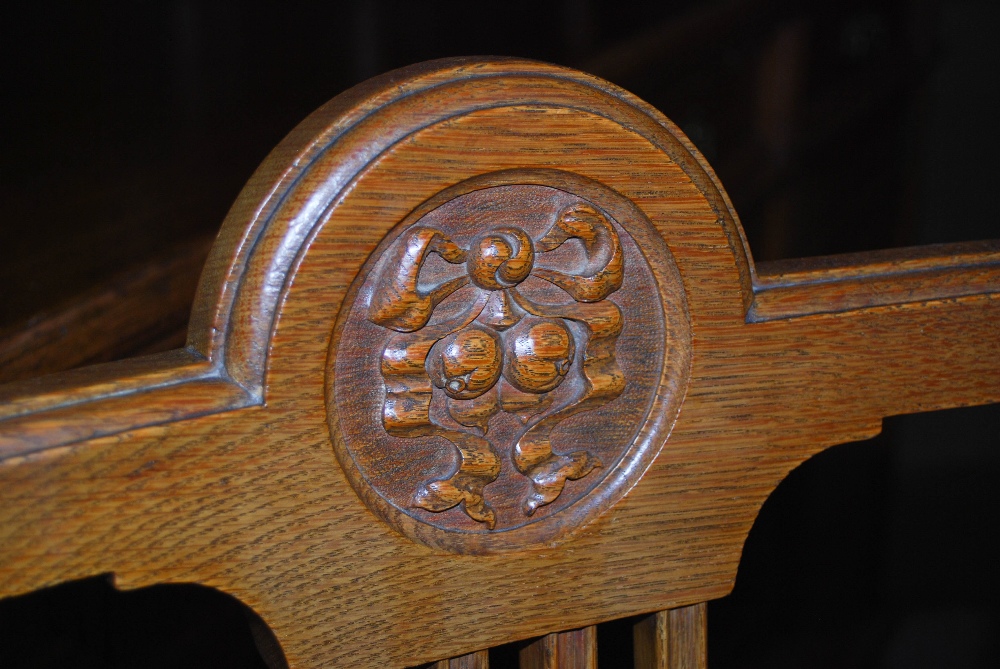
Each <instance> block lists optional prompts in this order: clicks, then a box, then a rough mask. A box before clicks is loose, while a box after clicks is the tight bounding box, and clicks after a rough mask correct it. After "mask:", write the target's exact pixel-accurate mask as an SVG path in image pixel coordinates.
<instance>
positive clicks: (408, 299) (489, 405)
mask: <svg viewBox="0 0 1000 669" xmlns="http://www.w3.org/2000/svg"><path fill="white" fill-rule="evenodd" d="M508 184H519V185H517V186H511V185H508ZM528 184H531V185H528ZM543 184H544V185H543ZM584 197H586V198H589V200H585V199H583V198H584ZM588 201H590V202H595V203H598V204H599V206H601V207H602V209H603V211H604V212H606V213H601V212H599V211H598V210H597V209H596V208H595V206H594V205H592V204H589V203H588ZM514 222H516V224H517V226H520V227H516V226H514V225H513V223H514ZM623 224H624V225H627V226H628V228H629V229H630V230H631V234H629V233H626V232H624V229H623V228H621V226H622V225H623ZM400 227H401V228H402V230H401V231H400V233H399V235H398V237H396V238H395V240H394V241H393V242H392V243H391V244H390V245H389V246H388V248H387V249H386V250H385V251H384V252H383V254H382V255H381V256H373V258H372V259H371V260H370V261H369V265H372V264H374V268H373V269H372V270H371V271H367V272H366V271H362V273H361V278H362V279H364V282H362V281H361V280H360V279H359V281H356V282H355V284H356V285H355V286H353V287H352V292H353V293H354V294H355V295H357V297H356V298H355V306H354V307H353V308H352V309H351V310H350V311H348V310H347V309H345V315H344V316H342V318H341V320H342V322H344V321H346V323H345V324H344V326H343V329H342V330H341V329H339V328H338V331H337V332H336V333H335V335H334V341H333V343H332V345H331V355H330V357H331V359H335V360H337V365H336V367H335V368H333V367H331V368H330V369H329V370H328V381H329V382H330V385H331V388H330V389H329V391H328V393H327V397H328V398H329V400H330V401H331V402H335V404H336V411H335V412H333V411H331V415H332V416H337V420H336V422H331V430H332V431H333V432H334V434H338V433H342V434H343V437H344V443H343V444H342V443H341V441H340V440H339V439H335V440H334V446H335V449H336V452H337V455H338V457H339V458H340V461H341V463H342V464H343V466H344V468H345V469H346V470H347V471H348V474H349V476H350V477H351V480H352V483H353V484H354V486H355V488H356V489H357V490H358V494H359V495H360V496H361V497H362V498H363V499H365V500H366V502H368V503H369V505H370V506H371V507H372V509H373V511H375V512H376V513H377V514H378V515H379V516H380V517H382V518H384V519H385V520H386V521H387V522H389V523H391V524H393V526H395V527H397V528H398V529H399V530H400V531H402V532H404V533H406V534H407V535H408V536H411V537H413V538H414V539H416V540H418V541H423V542H426V543H429V544H431V545H434V546H437V547H442V548H446V549H449V550H456V551H459V552H491V551H503V550H510V549H512V548H523V547H525V546H527V545H530V544H532V543H536V544H537V543H540V542H548V541H551V540H552V538H554V537H557V536H559V535H560V534H563V533H565V532H566V531H568V530H571V529H572V528H574V527H575V526H578V525H579V524H580V523H581V520H582V519H583V518H585V517H586V516H588V515H592V514H594V513H596V512H599V511H600V509H601V508H602V507H604V506H606V505H607V504H609V503H610V502H611V501H612V500H613V499H614V497H615V496H616V495H618V494H620V493H621V492H624V490H625V489H627V486H628V485H629V481H630V480H632V479H634V477H635V476H636V475H637V474H638V473H639V472H641V471H642V469H643V466H642V463H644V462H645V461H647V460H648V459H649V458H650V457H652V455H653V453H652V452H651V451H650V450H649V449H648V445H649V440H646V439H639V440H633V439H632V435H633V434H635V431H636V430H637V429H638V428H639V427H640V426H642V425H643V424H645V425H646V426H652V425H655V424H656V423H657V422H659V423H661V424H668V423H669V419H666V420H663V417H662V415H660V414H662V413H665V414H667V415H668V416H669V415H672V414H673V413H675V412H676V409H677V407H678V399H679V395H680V394H681V393H682V392H683V390H681V389H682V388H683V385H684V383H686V380H687V375H686V373H687V367H688V365H689V362H688V350H689V344H688V338H689V334H688V332H689V326H688V323H687V320H686V318H687V315H686V314H687V309H686V306H685V305H684V302H683V298H682V297H681V288H680V280H679V277H678V276H677V274H676V269H675V266H674V262H673V260H672V259H671V257H670V255H669V251H667V250H666V249H664V248H663V247H662V245H661V244H659V239H658V237H657V235H656V233H655V232H654V231H652V230H651V229H650V224H649V222H648V220H646V219H645V217H643V216H642V214H641V213H639V212H637V211H636V210H635V209H634V207H630V206H628V204H627V203H624V202H622V201H621V199H620V198H618V197H616V196H615V195H614V194H613V193H608V192H606V191H603V190H601V189H599V188H595V186H594V185H593V184H590V183H588V182H585V181H582V180H580V179H578V178H573V177H572V175H568V174H566V173H563V172H561V171H553V170H533V171H528V170H516V171H505V172H502V173H499V174H497V175H490V176H488V177H485V178H476V179H472V180H469V181H467V182H463V183H462V184H459V186H458V187H456V188H454V189H449V190H448V191H446V192H444V193H442V194H440V195H439V196H437V197H435V198H434V199H433V200H432V201H431V202H429V203H426V204H425V205H424V206H422V207H421V208H420V209H419V210H418V212H416V213H415V214H412V215H410V216H408V217H407V219H406V220H404V221H403V222H402V223H401V224H400ZM616 230H621V231H622V232H621V234H619V232H617V231H616ZM455 240H458V241H459V242H460V243H456V241H455ZM573 242H576V246H574V245H573ZM640 248H641V249H642V250H641V251H640ZM550 255H551V256H552V257H554V259H549V257H550ZM435 258H436V259H437V261H436V265H435V264H434V261H435ZM649 263H652V264H653V265H654V266H656V267H657V268H658V269H657V270H656V271H655V272H654V271H653V270H652V269H651V267H650V264H649ZM487 264H492V266H491V267H486V265H487ZM418 286H419V287H418ZM369 295H370V297H369ZM656 298H658V300H657V299H656ZM567 300H568V302H567ZM657 302H659V304H657ZM439 305H440V306H439ZM432 317H433V318H434V322H433V323H432V324H428V322H429V321H430V320H431V319H432ZM542 338H544V339H546V340H547V341H548V342H549V343H550V344H551V346H549V345H548V344H546V347H545V348H544V349H543V348H538V347H537V346H536V344H538V343H539V341H540V340H541V339H542ZM341 341H344V342H349V344H348V347H347V348H346V349H345V350H344V351H343V353H341V351H340V349H341V347H342V346H343V344H341V343H339V342H341ZM358 342H372V343H371V345H369V346H367V347H363V346H360V345H359V344H358ZM549 348H551V349H552V350H551V351H549V350H548V349H549ZM379 375H380V376H381V377H382V380H383V382H384V384H385V395H384V397H382V396H378V397H374V396H366V395H359V394H358V393H356V392H354V388H356V387H357V386H358V385H359V384H363V383H365V381H366V380H367V379H370V378H372V377H373V376H379ZM658 382H659V387H658V386H657V384H658ZM450 384H454V385H455V387H454V388H452V387H450ZM626 388H627V390H626ZM654 398H656V400H657V401H654V402H653V403H652V405H650V400H651V399H654ZM580 414H586V415H585V416H582V417H581V418H582V419H583V420H580V418H577V419H576V420H574V421H569V419H571V418H574V417H576V416H579V415H580ZM568 421H569V422H568ZM645 429H650V428H649V427H647V428H645ZM645 429H644V430H641V431H645ZM652 430H653V431H654V432H655V427H652ZM560 431H561V432H562V440H561V441H557V442H556V446H553V443H552V442H551V438H550V436H551V435H552V434H553V433H559V432H560ZM431 436H436V437H440V438H441V440H443V442H442V441H441V440H439V441H438V444H437V445H436V446H435V443H434V441H431V440H429V439H428V438H427V437H431ZM412 439H420V440H421V441H418V442H413V441H407V440H412ZM574 443H576V444H586V448H581V449H575V448H567V447H566V445H567V444H574ZM442 445H445V448H441V447H440V446H442ZM557 447H558V448H557ZM557 451H558V452H557ZM414 462H420V463H422V464H421V470H425V469H426V468H427V467H433V468H434V470H435V473H436V476H434V477H428V476H426V475H424V476H423V478H411V477H409V476H407V475H406V474H405V473H402V472H405V471H407V469H408V467H409V466H410V465H411V463H414ZM504 462H510V463H511V464H513V471H511V468H507V469H504V468H503V467H502V463H504ZM626 472H631V475H628V474H625V473H626ZM577 481H579V483H577ZM486 486H490V491H489V492H484V488H485V487H486ZM564 491H565V494H564ZM584 493H586V497H585V498H583V499H582V500H581V496H582V495H583V494H584ZM426 512H429V513H426ZM427 525H430V526H431V528H433V529H431V528H428V527H427ZM438 530H440V531H438Z"/></svg>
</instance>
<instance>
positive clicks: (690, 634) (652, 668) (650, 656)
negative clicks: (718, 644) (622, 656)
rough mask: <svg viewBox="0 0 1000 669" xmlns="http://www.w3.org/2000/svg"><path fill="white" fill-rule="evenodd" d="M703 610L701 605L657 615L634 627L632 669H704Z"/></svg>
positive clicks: (704, 627)
mask: <svg viewBox="0 0 1000 669" xmlns="http://www.w3.org/2000/svg"><path fill="white" fill-rule="evenodd" d="M707 610H708V607H707V606H706V605H705V604H704V603H700V604H692V605H691V606H684V607H681V608H677V609H670V610H669V611H657V612H656V613H654V614H652V615H650V616H647V617H645V618H643V619H642V620H640V621H639V622H638V623H636V624H635V627H634V628H633V634H632V638H633V651H634V658H635V668H636V669H705V667H707V666H708V654H707V629H708V628H707V615H706V614H707Z"/></svg>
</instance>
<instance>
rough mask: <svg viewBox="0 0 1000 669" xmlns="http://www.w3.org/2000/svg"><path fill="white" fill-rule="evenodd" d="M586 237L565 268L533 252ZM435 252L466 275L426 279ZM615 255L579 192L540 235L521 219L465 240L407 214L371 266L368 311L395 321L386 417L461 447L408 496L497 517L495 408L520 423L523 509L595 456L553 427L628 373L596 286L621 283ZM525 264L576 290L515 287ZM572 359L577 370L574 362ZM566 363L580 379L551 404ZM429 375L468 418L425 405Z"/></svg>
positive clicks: (388, 422) (613, 312) (549, 496)
mask: <svg viewBox="0 0 1000 669" xmlns="http://www.w3.org/2000/svg"><path fill="white" fill-rule="evenodd" d="M569 239H578V240H580V241H581V242H582V245H583V250H584V255H585V262H584V263H582V266H581V267H578V268H576V270H575V271H571V272H564V271H560V270H556V269H549V268H543V267H538V266H536V265H535V259H536V254H544V253H548V252H550V251H554V250H555V249H557V248H559V247H560V246H561V245H562V244H563V243H564V242H566V241H567V240H569ZM430 253H435V254H437V255H438V256H440V257H441V258H442V259H443V260H445V261H446V262H448V263H451V264H453V265H460V264H462V263H464V264H465V271H464V272H463V273H462V275H461V276H458V277H456V278H452V279H449V280H446V281H443V282H441V283H440V284H438V285H435V286H432V287H427V288H425V287H422V285H421V283H420V274H421V269H422V267H423V266H424V262H425V260H426V259H427V256H428V254H430ZM623 269H624V256H623V253H622V247H621V243H620V241H619V239H618V234H617V233H616V232H615V229H614V227H613V226H612V225H611V223H610V222H609V221H608V220H607V219H606V218H605V217H604V216H603V215H602V214H601V213H600V212H598V211H597V210H596V209H595V208H593V207H592V206H590V205H588V204H577V205H573V206H570V207H568V208H566V209H564V210H563V211H562V212H560V213H559V215H558V216H557V217H556V221H555V223H554V224H553V225H552V226H551V227H550V228H549V230H548V231H547V232H546V233H545V234H544V235H542V236H541V238H539V239H537V240H533V239H532V238H531V237H530V236H529V235H528V234H527V233H526V232H525V231H524V230H522V229H520V228H517V227H512V226H511V227H499V228H494V229H492V230H490V231H488V232H487V233H485V234H482V235H480V236H479V237H477V238H476V239H475V240H474V241H473V242H472V244H470V246H469V248H468V249H465V248H462V247H460V246H459V245H457V244H456V243H455V242H453V241H451V240H450V239H448V238H447V237H446V236H445V235H444V234H443V233H441V232H440V231H438V230H435V229H433V228H429V227H421V226H414V227H412V228H410V229H409V230H407V231H406V232H404V233H403V235H402V236H401V237H400V239H398V240H397V241H396V243H395V244H394V245H393V246H392V247H391V248H390V250H389V251H388V252H387V257H386V258H385V260H384V262H383V263H382V264H381V266H380V269H379V270H378V274H377V275H376V283H375V291H374V293H373V295H372V299H371V304H370V307H369V319H370V320H371V321H372V322H374V323H376V324H377V325H380V326H382V327H385V328H388V329H390V330H394V331H395V332H394V333H393V334H392V335H391V336H390V338H389V341H388V343H387V344H386V345H385V349H384V351H383V354H382V367H381V369H382V376H383V379H384V381H385V386H386V398H385V403H384V405H383V409H382V421H383V425H384V426H385V429H386V431H387V432H388V433H389V434H391V435H394V436H397V437H407V438H415V437H422V436H440V437H444V438H445V439H447V440H448V441H450V442H451V443H452V444H454V446H455V448H456V449H457V450H458V454H459V464H458V467H457V469H456V470H455V471H454V473H452V474H451V475H450V476H448V477H446V478H443V479H439V480H434V481H429V482H427V483H425V484H423V485H421V486H420V487H419V488H418V490H417V491H416V494H415V495H414V498H413V504H414V505H415V506H418V507H421V508H424V509H427V510H428V511H435V512H440V511H445V510H447V509H450V508H453V507H455V506H457V505H459V504H462V503H464V510H465V513H466V514H468V515H469V517H471V518H473V519H475V520H477V521H479V522H482V523H485V524H486V525H487V527H489V528H490V529H493V528H494V527H495V525H496V513H495V512H494V510H493V508H492V507H491V506H490V505H489V503H488V502H487V501H486V499H485V497H484V493H483V488H484V487H485V486H486V485H488V484H489V483H492V482H493V481H495V480H496V479H497V477H498V476H499V475H500V458H499V455H498V453H497V450H496V448H495V447H494V445H493V444H492V443H491V442H490V441H489V440H488V439H487V438H486V435H487V432H488V430H489V420H490V418H491V417H492V416H493V415H494V414H496V413H497V412H498V411H507V412H510V413H513V414H515V415H517V416H518V417H519V418H520V420H521V423H522V424H523V425H524V427H523V429H522V430H521V432H520V434H519V436H518V438H517V441H516V443H515V444H514V447H513V449H512V452H511V458H512V461H513V463H514V465H515V467H516V468H517V471H518V472H520V473H521V474H523V475H524V476H526V477H527V478H528V479H529V481H530V485H529V491H528V493H527V495H526V497H525V498H524V500H523V501H522V504H521V509H522V511H523V512H524V514H525V515H527V516H530V515H532V514H533V513H534V512H535V511H536V510H537V509H538V508H539V507H541V506H543V505H545V504H549V503H551V502H552V501H553V500H555V499H556V497H558V496H559V494H560V493H561V492H562V490H563V487H564V485H565V483H566V480H567V479H573V480H575V479H579V478H582V477H584V476H586V475H587V474H589V473H590V472H591V471H592V470H593V469H594V468H595V467H600V466H601V462H600V461H599V460H598V458H597V457H596V456H594V455H593V454H592V453H591V452H589V451H588V450H586V449H585V448H584V449H581V450H577V451H574V452H571V453H567V454H560V453H556V452H555V451H554V450H553V449H552V444H551V442H550V435H551V433H552V430H553V429H554V428H555V427H556V426H557V425H558V424H559V423H561V422H562V421H564V420H566V419H567V418H569V417H570V416H572V415H575V414H578V413H580V412H582V411H587V410H590V409H593V408H596V407H598V406H601V405H603V404H606V403H607V402H610V401H611V400H613V399H614V398H616V397H618V395H620V394H621V392H622V390H623V388H624V387H625V379H624V376H623V375H622V371H621V369H620V368H619V366H618V363H617V361H616V359H615V343H616V341H617V338H618V335H619V333H620V332H621V329H622V314H621V310H620V309H619V308H618V306H617V305H615V304H614V303H613V302H611V301H610V300H606V299H605V298H606V297H607V296H608V295H610V294H611V293H613V292H614V291H616V290H618V289H619V288H620V287H621V285H622V278H623ZM529 276H535V277H538V278H540V279H544V280H545V281H548V282H549V283H551V284H553V285H555V286H558V287H559V288H560V289H562V291H563V292H565V293H566V294H568V295H569V296H570V297H571V298H572V301H569V302H567V303H565V304H540V303H537V302H535V301H533V300H531V299H529V298H528V297H526V296H525V295H524V294H522V292H521V291H519V290H518V285H519V284H520V283H522V282H523V281H524V280H525V279H527V278H528V277H529ZM470 284H471V285H472V286H474V287H475V288H476V290H475V292H474V293H473V295H472V296H471V297H470V298H469V305H468V307H467V308H466V309H465V310H464V311H462V313H461V314H460V315H458V316H457V317H454V318H450V319H447V320H445V321H443V322H437V323H431V324H429V323H430V321H431V317H432V315H433V313H434V310H435V308H436V307H437V305H438V304H439V303H441V302H442V301H443V300H445V299H446V298H448V297H449V296H451V295H452V294H454V293H455V292H456V291H458V290H459V289H460V288H463V287H465V286H468V285H470ZM574 366H576V367H579V369H580V372H579V374H575V373H573V372H572V370H573V369H574ZM567 376H569V378H570V379H572V380H571V383H572V384H575V388H574V389H573V392H572V393H571V396H570V398H569V399H568V400H564V401H560V402H559V406H557V407H555V408H554V410H551V411H550V409H553V407H552V406H551V405H552V403H553V392H552V391H554V390H555V389H556V388H557V387H559V386H560V384H562V383H563V381H564V380H565V379H567ZM435 389H437V392H438V393H440V394H443V396H444V398H445V403H446V407H447V410H448V414H449V415H450V416H451V418H452V419H453V420H454V421H455V424H457V425H458V426H461V428H464V429H455V428H454V426H449V425H447V424H444V423H445V421H442V420H441V419H440V418H436V417H435V416H434V412H432V410H431V409H432V402H433V401H434V396H435Z"/></svg>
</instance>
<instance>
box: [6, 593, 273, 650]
mask: <svg viewBox="0 0 1000 669" xmlns="http://www.w3.org/2000/svg"><path fill="white" fill-rule="evenodd" d="M0 666H2V667H4V668H5V669H22V668H24V669H28V668H30V669H49V668H51V669H65V668H66V667H74V668H75V669H89V668H94V669H98V668H99V669H126V668H131V667H136V668H138V667H142V668H143V669H159V668H161V667H162V668H163V669H167V668H170V669H174V668H179V667H184V668H185V669H200V668H202V667H204V668H205V669H208V668H209V667H211V668H212V669H285V668H286V667H287V666H288V665H287V663H286V662H285V659H284V655H283V653H282V652H281V648H280V647H279V645H278V642H277V640H276V639H275V638H274V635H273V633H272V632H271V631H270V629H269V628H268V627H267V625H266V623H264V621H263V620H261V618H260V616H258V615H257V614H256V613H254V611H253V610H251V609H250V608H249V607H248V606H246V605H244V604H242V603H241V602H240V601H238V600H237V599H236V598H234V597H232V596H230V595H227V594H225V593H222V592H219V591H218V590H214V589H212V588H207V587H204V586H200V585H191V584H184V585H156V586H152V587H149V588H142V589H139V590H132V591H128V592H122V591H119V590H116V589H115V587H114V585H113V584H112V579H111V577H110V576H109V575H108V576H97V577H94V578H88V579H84V580H81V581H73V582H70V583H63V584H61V585H57V586H54V587H51V588H46V589H44V590H37V591H35V592H31V593H28V594H26V595H22V596H20V597H11V598H9V599H4V600H0Z"/></svg>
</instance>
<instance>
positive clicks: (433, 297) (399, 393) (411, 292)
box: [369, 228, 500, 529]
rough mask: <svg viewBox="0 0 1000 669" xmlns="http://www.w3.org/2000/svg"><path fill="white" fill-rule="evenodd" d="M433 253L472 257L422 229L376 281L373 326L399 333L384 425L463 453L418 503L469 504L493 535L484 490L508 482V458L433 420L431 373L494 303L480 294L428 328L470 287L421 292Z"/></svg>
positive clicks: (451, 258)
mask: <svg viewBox="0 0 1000 669" xmlns="http://www.w3.org/2000/svg"><path fill="white" fill-rule="evenodd" d="M430 251H433V252H435V253H438V254H439V255H441V257H443V258H444V259H445V260H447V261H448V262H451V263H457V262H463V261H464V260H465V255H466V254H465V251H464V250H463V249H461V248H460V247H458V246H457V245H455V244H454V243H452V242H451V241H450V240H448V239H447V238H445V237H444V236H443V235H442V234H441V233H440V232H437V231H435V230H429V229H426V228H417V229H414V230H411V231H410V232H408V233H407V235H406V237H405V238H404V239H402V240H400V243H399V244H398V245H397V246H396V250H395V251H394V253H393V255H392V256H391V257H390V258H388V261H387V262H386V263H385V264H384V265H383V268H384V270H383V271H382V272H381V273H380V275H379V276H377V277H376V284H375V292H374V294H373V296H372V301H371V307H370V309H369V319H370V320H371V321H372V322H374V323H376V324H378V325H381V326H383V327H387V328H391V329H393V330H396V331H397V333H396V334H393V335H392V336H391V337H390V338H389V341H388V343H387V344H386V346H385V349H384V350H383V352H382V378H383V380H384V381H385V389H386V396H385V402H384V404H383V406H382V424H383V426H384V427H385V430H386V432H388V433H389V434H391V435H393V436H395V437H403V438H411V439H412V438H415V437H424V436H440V437H444V438H445V439H447V440H448V441H449V442H451V443H452V444H453V445H454V446H455V449H456V450H457V451H458V456H459V464H458V467H457V469H456V471H455V472H454V473H453V474H452V475H451V476H449V477H447V478H445V479H441V480H437V481H431V482H428V483H426V484H424V485H422V486H420V488H419V489H418V490H417V492H416V494H415V495H414V499H413V503H414V505H416V506H419V507H421V508H424V509H427V510H429V511H444V510H447V509H450V508H452V507H454V506H457V505H458V504H461V503H462V502H464V503H465V506H464V508H465V512H466V513H467V514H468V515H469V517H471V518H473V519H474V520H477V521H479V522H482V523H486V525H487V526H488V527H489V528H490V529H492V528H493V527H494V525H495V523H496V514H495V513H494V511H493V509H492V508H491V507H490V506H489V505H488V504H487V503H486V502H485V500H484V498H483V488H484V487H485V486H486V485H487V484H489V483H492V482H493V481H495V480H496V478H497V476H499V475H500V457H499V455H498V454H497V452H496V450H495V449H494V448H493V445H492V444H491V443H490V442H489V441H487V440H486V439H484V438H483V437H479V436H476V435H471V434H465V433H463V432H459V431H457V430H451V429H449V428H447V427H442V426H440V425H438V424H436V423H435V422H434V421H433V419H432V418H431V415H430V409H431V402H432V401H433V397H434V387H433V384H432V383H431V380H430V378H429V377H428V375H427V371H426V367H425V365H426V362H427V356H428V354H429V353H430V350H431V348H432V347H433V346H434V344H435V343H436V342H437V341H438V340H440V339H442V338H443V337H446V336H448V335H450V334H451V333H453V332H455V331H457V330H460V329H461V328H463V327H465V326H466V325H468V324H469V323H471V322H472V321H474V320H475V319H476V318H477V317H478V316H479V314H480V313H481V312H482V310H483V307H484V306H485V305H486V301H487V299H488V297H489V294H488V293H482V292H481V293H480V294H479V296H478V298H477V299H476V301H475V303H474V304H473V305H472V306H471V307H470V308H469V309H468V310H467V311H465V313H463V314H462V315H460V316H458V317H457V318H454V319H452V320H449V321H447V322H444V323H439V324H435V325H427V322H428V321H429V320H430V317H431V314H432V313H433V310H434V307H435V306H436V305H437V304H438V303H439V302H440V301H441V300H443V299H444V298H445V297H447V296H448V295H451V294H452V293H454V292H455V291H456V290H458V289H459V288H461V287H463V286H465V285H467V284H468V276H466V275H463V276H461V277H458V278H456V279H452V280H451V281H447V282H445V283H443V284H441V285H439V286H437V287H436V288H433V289H431V290H428V291H421V290H420V289H419V287H418V279H419V273H420V268H421V265H422V264H423V260H424V257H425V256H426V254H427V253H428V252H430Z"/></svg>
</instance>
